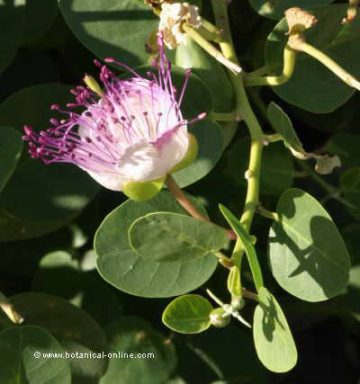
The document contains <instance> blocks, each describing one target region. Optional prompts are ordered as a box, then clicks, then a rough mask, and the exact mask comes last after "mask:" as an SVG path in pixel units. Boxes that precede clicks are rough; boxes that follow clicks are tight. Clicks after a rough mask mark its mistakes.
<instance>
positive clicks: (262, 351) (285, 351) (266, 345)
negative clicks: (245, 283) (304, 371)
mask: <svg viewBox="0 0 360 384" xmlns="http://www.w3.org/2000/svg"><path fill="white" fill-rule="evenodd" d="M259 301H260V303H259V304H258V305H257V306H256V308H255V313H254V324H253V336H254V343H255V349H256V352H257V355H258V357H259V359H260V361H261V362H262V363H263V364H264V366H265V367H266V368H267V369H269V370H270V371H272V372H277V373H282V372H287V371H290V369H292V368H294V366H295V365H296V362H297V350H296V345H295V342H294V339H293V337H292V334H291V331H290V328H289V325H288V323H287V321H286V318H285V315H284V313H283V311H282V309H281V307H280V305H279V303H278V302H277V301H276V299H275V297H274V296H273V295H272V294H271V293H270V292H269V291H268V290H267V289H266V288H265V287H262V288H260V291H259Z"/></svg>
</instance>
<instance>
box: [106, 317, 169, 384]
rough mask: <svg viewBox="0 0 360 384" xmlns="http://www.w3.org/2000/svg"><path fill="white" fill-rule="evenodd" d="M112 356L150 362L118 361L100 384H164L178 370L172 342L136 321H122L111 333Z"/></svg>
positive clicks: (144, 323)
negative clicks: (119, 354)
mask: <svg viewBox="0 0 360 384" xmlns="http://www.w3.org/2000/svg"><path fill="white" fill-rule="evenodd" d="M107 333H108V338H109V343H110V353H111V352H114V353H119V351H121V353H122V354H123V355H124V356H126V355H125V354H128V355H130V354H133V355H134V356H136V355H137V354H138V353H140V354H145V356H147V358H145V357H143V358H126V357H124V358H117V359H116V358H114V359H111V360H110V363H109V367H108V370H107V371H106V373H105V375H104V376H103V377H102V378H101V380H100V384H113V383H116V382H118V381H119V378H121V384H133V383H136V384H153V383H164V382H165V381H166V380H167V379H168V378H169V376H170V374H171V373H172V371H173V370H174V368H175V366H176V354H175V348H174V345H173V344H172V342H171V341H170V340H169V339H167V340H166V339H165V337H164V336H163V335H161V334H160V333H157V332H155V331H154V330H153V329H152V328H151V327H150V325H149V324H148V323H146V322H144V321H143V320H141V319H138V318H136V317H130V316H129V317H122V318H120V319H119V320H117V321H116V322H115V323H114V324H112V325H111V327H109V329H108V332H107Z"/></svg>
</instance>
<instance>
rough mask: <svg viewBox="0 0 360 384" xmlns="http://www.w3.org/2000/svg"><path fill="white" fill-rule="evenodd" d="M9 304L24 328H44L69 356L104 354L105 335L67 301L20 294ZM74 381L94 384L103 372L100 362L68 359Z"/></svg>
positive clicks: (102, 365) (103, 361) (87, 316)
mask: <svg viewBox="0 0 360 384" xmlns="http://www.w3.org/2000/svg"><path fill="white" fill-rule="evenodd" d="M10 302H11V303H12V304H13V306H14V308H15V309H16V311H17V312H18V313H19V314H21V315H22V316H23V318H24V319H25V321H24V324H25V325H35V326H39V327H42V328H45V329H46V330H47V331H48V332H50V333H51V334H52V335H53V336H55V337H56V338H57V339H58V340H59V341H60V343H61V344H62V346H63V347H64V349H65V350H66V351H68V352H69V353H76V351H77V352H84V353H86V352H87V353H89V352H103V351H105V352H106V351H107V342H106V338H105V334H104V333H103V331H102V329H101V328H100V327H99V325H98V324H97V323H96V322H95V321H94V320H93V319H92V318H91V317H90V316H89V315H88V314H86V313H85V312H84V311H82V310H81V309H79V308H76V307H75V306H73V305H72V304H70V303H68V302H67V301H65V300H63V299H60V298H58V297H55V296H50V295H46V294H42V293H32V292H31V293H30V292H29V293H21V294H19V295H15V296H12V297H11V298H10ZM68 361H70V364H71V370H72V374H73V377H74V383H75V382H76V381H75V378H76V380H79V382H81V380H84V379H85V378H86V379H87V380H88V381H87V383H89V384H93V383H94V384H95V383H96V382H97V381H96V380H98V379H99V377H101V376H102V374H103V373H104V371H105V369H106V364H107V361H106V360H103V359H76V358H74V359H70V360H68Z"/></svg>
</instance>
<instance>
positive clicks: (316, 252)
mask: <svg viewBox="0 0 360 384" xmlns="http://www.w3.org/2000/svg"><path fill="white" fill-rule="evenodd" d="M277 213H278V215H279V221H277V222H274V223H273V224H272V226H271V229H270V233H269V261H270V267H271V271H272V274H273V276H274V277H275V279H276V281H277V282H278V283H279V284H280V285H281V287H282V288H283V289H285V290H286V291H288V292H289V293H291V294H292V295H294V296H296V297H298V298H300V299H302V300H306V301H312V302H316V301H323V300H327V299H329V298H332V297H334V296H336V295H338V294H339V293H341V292H342V291H343V289H344V288H345V287H346V284H347V281H348V276H349V269H350V259H349V254H348V251H347V249H346V246H345V244H344V241H343V239H342V237H341V235H340V233H339V231H338V229H337V228H336V226H335V224H334V222H333V221H332V219H331V217H330V216H329V214H328V213H327V212H326V211H325V209H324V208H323V207H322V206H321V205H320V203H319V202H318V201H317V200H315V199H314V198H313V197H312V196H310V195H309V194H307V193H306V192H304V191H302V190H300V189H289V190H288V191H286V192H284V193H283V194H282V195H281V197H280V199H279V202H278V205H277Z"/></svg>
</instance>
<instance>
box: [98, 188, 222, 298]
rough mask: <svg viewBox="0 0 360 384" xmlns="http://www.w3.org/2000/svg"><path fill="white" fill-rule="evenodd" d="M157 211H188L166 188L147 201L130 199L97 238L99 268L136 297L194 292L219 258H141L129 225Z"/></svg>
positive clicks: (107, 222)
mask: <svg viewBox="0 0 360 384" xmlns="http://www.w3.org/2000/svg"><path fill="white" fill-rule="evenodd" d="M200 209H201V208H200ZM156 211H163V212H175V213H180V214H184V213H185V211H184V210H183V209H182V208H181V207H180V206H179V205H178V204H177V202H176V201H175V200H174V198H173V197H172V196H170V195H169V194H168V193H167V192H164V191H163V192H160V193H159V194H158V195H157V196H155V197H154V199H152V200H150V201H148V202H143V203H137V202H133V201H127V202H125V203H124V204H122V205H121V206H120V207H118V208H116V209H115V210H114V211H112V212H111V213H110V214H109V215H108V216H107V217H106V218H105V220H104V221H103V222H102V224H101V225H100V227H99V228H98V230H97V232H96V234H95V239H94V249H95V252H96V254H97V255H98V259H97V268H98V271H99V273H100V274H101V276H102V277H103V278H104V279H105V280H106V281H107V282H108V283H110V284H112V285H114V286H115V287H116V288H118V289H120V290H122V291H124V292H127V293H130V294H132V295H135V296H142V297H171V296H177V295H181V294H183V293H186V292H189V291H192V290H193V289H196V288H197V287H199V286H201V285H202V284H204V282H205V281H207V280H208V279H209V278H210V276H211V275H212V274H213V272H214V271H215V268H216V265H217V259H216V257H214V256H213V255H208V256H205V257H201V258H197V259H194V260H188V261H185V262H183V261H174V262H172V263H158V262H155V261H152V260H146V259H144V258H142V257H140V256H139V255H138V254H137V253H136V252H135V251H134V250H133V249H132V248H131V246H130V244H129V240H128V229H129V227H130V225H131V224H132V223H133V222H134V221H135V220H136V219H138V218H139V217H142V216H144V215H146V214H148V213H151V212H156Z"/></svg>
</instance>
